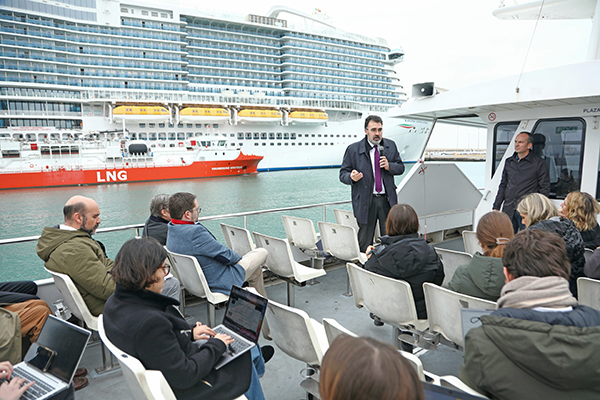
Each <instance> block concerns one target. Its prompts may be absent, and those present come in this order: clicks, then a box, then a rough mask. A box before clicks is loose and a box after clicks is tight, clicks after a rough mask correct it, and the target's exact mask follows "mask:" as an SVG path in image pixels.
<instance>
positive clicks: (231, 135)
mask: <svg viewBox="0 0 600 400" xmlns="http://www.w3.org/2000/svg"><path fill="white" fill-rule="evenodd" d="M223 135H225V134H223ZM229 137H235V134H234V133H230V134H229Z"/></svg>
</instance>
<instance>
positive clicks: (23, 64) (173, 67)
mask: <svg viewBox="0 0 600 400" xmlns="http://www.w3.org/2000/svg"><path fill="white" fill-rule="evenodd" d="M67 63H68V64H77V65H78V66H87V65H90V66H94V67H107V68H137V69H143V70H151V71H172V72H173V73H187V72H186V71H184V70H183V68H181V65H179V64H166V63H164V64H163V63H142V62H139V61H138V62H131V61H123V60H118V59H110V58H107V59H97V58H96V59H85V58H83V59H82V58H80V57H77V58H76V59H67ZM65 68H66V67H61V66H60V65H56V64H49V63H36V62H28V61H16V60H12V59H8V60H0V69H12V70H24V71H35V72H47V73H65V72H63V71H64V69H65ZM80 69H81V68H80ZM80 72H81V71H80ZM91 75H93V74H91Z"/></svg>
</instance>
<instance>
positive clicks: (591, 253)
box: [583, 248, 594, 262]
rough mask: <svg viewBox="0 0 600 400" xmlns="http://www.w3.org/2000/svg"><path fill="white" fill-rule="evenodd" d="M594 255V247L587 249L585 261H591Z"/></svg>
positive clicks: (584, 254)
mask: <svg viewBox="0 0 600 400" xmlns="http://www.w3.org/2000/svg"><path fill="white" fill-rule="evenodd" d="M593 255H594V250H592V249H588V248H586V249H585V252H584V253H583V256H584V257H585V262H588V261H590V257H592V256H593Z"/></svg>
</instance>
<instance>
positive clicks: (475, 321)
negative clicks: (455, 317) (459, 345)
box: [460, 308, 496, 343]
mask: <svg viewBox="0 0 600 400" xmlns="http://www.w3.org/2000/svg"><path fill="white" fill-rule="evenodd" d="M494 311H496V310H486V309H481V308H461V309H460V319H461V323H462V334H463V343H464V342H465V338H466V337H467V333H469V331H470V330H471V329H473V328H477V327H478V326H481V316H483V315H490V314H491V313H493V312H494Z"/></svg>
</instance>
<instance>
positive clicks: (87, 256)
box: [36, 196, 179, 316]
mask: <svg viewBox="0 0 600 400" xmlns="http://www.w3.org/2000/svg"><path fill="white" fill-rule="evenodd" d="M63 214H64V216H65V223H64V224H61V225H58V226H55V227H46V228H44V231H43V232H42V236H40V239H39V241H38V244H37V247H36V251H37V254H38V256H39V257H40V258H41V259H42V260H44V262H45V266H46V268H48V269H49V270H51V271H55V272H58V273H61V274H66V275H69V276H70V277H71V279H72V280H73V282H74V283H75V286H76V287H77V289H78V290H79V293H81V296H82V297H83V300H84V301H85V304H86V305H87V306H88V308H89V309H90V312H91V313H92V314H93V315H95V316H97V315H100V314H102V311H103V310H104V303H106V300H108V298H109V297H110V295H111V294H113V292H114V291H115V282H114V281H113V279H112V276H111V275H110V270H111V269H112V267H113V265H114V262H113V260H111V259H110V258H108V257H107V256H106V251H105V249H104V245H102V243H100V242H98V241H96V240H94V239H93V238H92V235H93V234H94V233H96V229H97V228H98V226H99V225H100V222H101V220H100V208H99V207H98V203H96V202H95V201H94V200H93V199H90V198H89V197H84V196H73V197H71V198H70V199H69V200H68V201H67V203H66V204H65V207H64V208H63ZM173 279H174V281H171V279H169V281H171V282H169V285H167V284H166V282H165V288H164V289H163V294H166V293H165V292H166V291H167V290H169V291H171V292H174V293H175V294H174V296H171V297H174V298H176V299H178V294H179V281H177V280H176V279H175V278H173ZM171 285H176V288H175V289H176V290H171V288H170V286H171ZM167 286H169V287H167Z"/></svg>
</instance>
